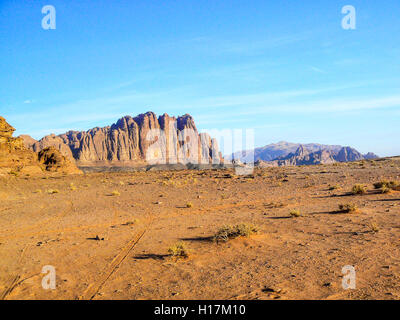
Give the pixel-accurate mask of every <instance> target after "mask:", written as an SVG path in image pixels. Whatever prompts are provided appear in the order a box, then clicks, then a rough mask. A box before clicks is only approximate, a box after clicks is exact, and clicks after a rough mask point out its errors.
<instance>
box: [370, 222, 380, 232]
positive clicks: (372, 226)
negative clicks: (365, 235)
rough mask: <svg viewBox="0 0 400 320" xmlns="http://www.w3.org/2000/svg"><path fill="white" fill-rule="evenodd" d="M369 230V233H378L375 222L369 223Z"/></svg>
mask: <svg viewBox="0 0 400 320" xmlns="http://www.w3.org/2000/svg"><path fill="white" fill-rule="evenodd" d="M369 228H370V230H371V232H373V233H376V232H378V231H379V227H378V225H377V224H376V222H371V223H370V225H369Z"/></svg>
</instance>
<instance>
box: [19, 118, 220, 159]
mask: <svg viewBox="0 0 400 320" xmlns="http://www.w3.org/2000/svg"><path fill="white" fill-rule="evenodd" d="M26 144H27V146H28V147H30V148H31V149H32V150H33V151H36V152H39V151H40V150H42V149H44V148H46V147H50V146H51V147H54V148H56V149H58V150H59V151H60V152H61V153H62V154H63V155H65V156H67V157H71V158H73V159H75V161H76V163H77V164H78V165H82V166H86V165H89V166H90V165H94V166H95V165H142V164H176V163H184V164H187V163H195V164H198V163H200V164H211V163H219V162H220V160H221V158H220V153H219V151H218V144H217V142H216V140H215V139H211V137H210V136H209V135H208V134H206V133H201V134H199V133H198V131H197V128H196V125H195V123H194V120H193V118H192V117H191V116H190V115H188V114H186V115H183V116H180V117H178V118H175V117H170V116H169V115H168V114H163V115H162V116H159V117H157V116H156V115H155V114H154V113H153V112H147V113H144V114H140V115H138V116H136V117H131V116H125V117H123V118H121V119H119V120H118V121H117V122H116V123H115V124H113V125H111V126H107V127H103V128H98V127H97V128H93V129H90V130H88V131H69V132H66V133H65V134H61V135H57V136H56V135H54V134H53V135H48V136H45V137H44V138H42V139H41V140H39V141H37V142H35V143H33V144H32V143H30V142H29V141H27V142H26Z"/></svg>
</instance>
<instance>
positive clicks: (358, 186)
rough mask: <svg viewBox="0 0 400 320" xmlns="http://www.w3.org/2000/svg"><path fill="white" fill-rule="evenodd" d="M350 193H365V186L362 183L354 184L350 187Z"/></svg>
mask: <svg viewBox="0 0 400 320" xmlns="http://www.w3.org/2000/svg"><path fill="white" fill-rule="evenodd" d="M351 193H352V194H359V195H362V194H366V193H367V188H366V187H365V186H364V185H362V184H356V185H354V186H353V188H352V189H351Z"/></svg>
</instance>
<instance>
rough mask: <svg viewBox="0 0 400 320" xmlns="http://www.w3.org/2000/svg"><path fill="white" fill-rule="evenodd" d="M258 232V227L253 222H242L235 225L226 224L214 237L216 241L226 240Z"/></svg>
mask: <svg viewBox="0 0 400 320" xmlns="http://www.w3.org/2000/svg"><path fill="white" fill-rule="evenodd" d="M257 232H258V228H257V227H256V226H253V225H251V224H246V223H241V224H237V225H235V226H231V225H225V226H223V227H221V228H220V229H219V230H218V231H217V232H216V234H215V235H214V237H213V239H214V241H216V242H219V241H224V242H226V241H228V240H229V239H234V238H238V237H249V236H251V235H252V234H254V233H257Z"/></svg>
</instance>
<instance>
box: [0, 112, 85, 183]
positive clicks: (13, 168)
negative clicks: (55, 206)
mask: <svg viewBox="0 0 400 320" xmlns="http://www.w3.org/2000/svg"><path fill="white" fill-rule="evenodd" d="M14 131H15V129H14V128H13V127H12V126H11V125H9V124H8V123H7V122H6V120H5V119H4V118H3V117H1V116H0V175H4V174H10V173H11V174H21V173H22V174H30V175H31V174H33V175H35V174H42V173H43V172H46V171H52V172H60V173H81V171H80V170H79V169H78V168H77V167H76V166H75V164H73V163H71V162H70V161H69V160H68V159H66V157H64V156H63V155H61V153H60V152H59V151H58V150H55V149H50V150H43V152H42V153H41V154H37V153H35V152H33V151H31V150H29V149H27V148H26V147H25V145H24V140H23V139H22V138H21V137H19V138H14V137H13V136H12V135H13V133H14Z"/></svg>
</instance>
